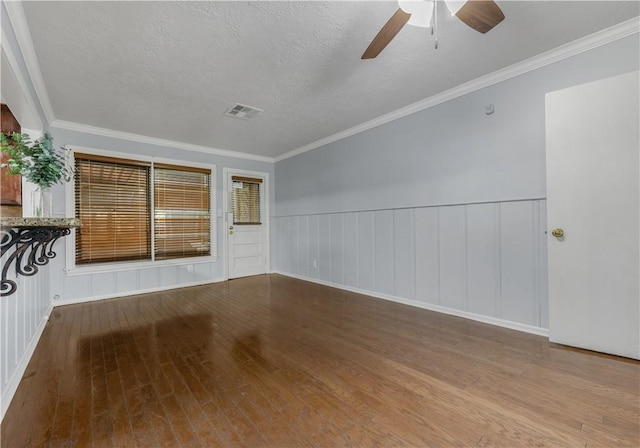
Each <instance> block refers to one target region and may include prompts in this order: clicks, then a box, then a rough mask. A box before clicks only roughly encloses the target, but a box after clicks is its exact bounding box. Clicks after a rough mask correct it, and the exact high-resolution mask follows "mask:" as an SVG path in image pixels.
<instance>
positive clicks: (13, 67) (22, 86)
mask: <svg viewBox="0 0 640 448" xmlns="http://www.w3.org/2000/svg"><path fill="white" fill-rule="evenodd" d="M1 39H2V40H1V41H0V43H1V42H8V40H7V35H6V33H5V30H4V29H3V30H2V32H1ZM0 52H2V57H3V58H4V59H5V60H6V61H7V63H8V64H9V70H10V71H11V72H12V74H13V78H14V79H15V81H16V83H18V89H19V90H20V92H21V93H22V97H23V98H24V100H25V101H26V106H27V108H28V111H29V112H28V114H29V116H32V117H33V123H32V127H33V125H34V124H36V123H37V124H38V126H35V127H36V129H42V128H43V127H44V126H43V123H42V117H41V116H40V114H39V113H38V107H37V106H36V103H35V100H34V98H33V96H32V95H31V93H30V91H29V87H28V86H27V84H26V82H25V80H24V78H23V77H22V76H20V66H19V65H18V60H17V59H16V55H15V54H14V52H13V49H12V48H11V46H9V45H0ZM3 101H5V98H4V96H3ZM14 112H16V111H14ZM29 121H30V120H29ZM22 122H23V123H25V121H24V119H23V121H22ZM25 124H26V123H25ZM25 127H29V126H25Z"/></svg>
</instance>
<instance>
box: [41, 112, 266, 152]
mask: <svg viewBox="0 0 640 448" xmlns="http://www.w3.org/2000/svg"><path fill="white" fill-rule="evenodd" d="M51 127H52V128H59V129H65V130H67V131H75V132H82V133H85V134H91V135H99V136H101V137H109V138H114V139H118V140H126V141H130V142H137V143H146V144H148V145H156V146H162V147H165V148H175V149H181V150H184V151H195V152H203V153H206V154H214V155H217V156H224V157H233V158H235V159H247V160H255V161H257V162H268V163H273V158H272V157H265V156H258V155H254V154H248V153H246V152H238V151H229V150H227V149H219V148H211V147H208V146H202V145H194V144H191V143H182V142H176V141H174V140H165V139H162V138H156V137H149V136H146V135H140V134H132V133H130V132H121V131H114V130H112V129H106V128H100V127H97V126H90V125H87V124H82V123H74V122H71V121H64V120H57V119H55V120H53V121H52V122H51Z"/></svg>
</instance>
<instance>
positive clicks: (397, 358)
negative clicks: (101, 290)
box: [1, 275, 640, 448]
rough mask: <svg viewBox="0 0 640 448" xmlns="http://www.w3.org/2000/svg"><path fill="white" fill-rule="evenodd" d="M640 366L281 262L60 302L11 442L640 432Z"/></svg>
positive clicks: (634, 439)
mask: <svg viewBox="0 0 640 448" xmlns="http://www.w3.org/2000/svg"><path fill="white" fill-rule="evenodd" d="M639 388H640V364H639V363H638V362H635V361H631V360H627V359H623V358H616V357H612V356H605V355H598V354H594V353H590V352H585V351H580V350H575V349H568V348H565V347H560V346H553V345H550V344H549V342H548V340H547V339H546V338H542V337H538V336H532V335H528V334H524V333H520V332H516V331H511V330H506V329H502V328H498V327H493V326H490V325H484V324H480V323H477V322H472V321H468V320H465V319H460V318H456V317H451V316H446V315H441V314H438V313H433V312H429V311H426V310H421V309H416V308H412V307H408V306H404V305H400V304H396V303H392V302H386V301H383V300H378V299H373V298H370V297H366V296H362V295H358V294H353V293H349V292H345V291H341V290H336V289H333V288H328V287H324V286H320V285H316V284H312V283H307V282H303V281H299V280H295V279H291V278H287V277H283V276H278V275H262V276H257V277H250V278H245V279H239V280H233V281H230V282H226V283H219V284H214V285H206V286H200V287H194V288H185V289H180V290H174V291H170V292H162V293H156V294H146V295H140V296H133V297H126V298H120V299H112V300H104V301H99V302H92V303H87V304H80V305H71V306H64V307H58V308H55V309H54V312H53V314H52V316H51V319H50V320H49V323H48V325H47V327H46V328H45V331H44V333H43V335H42V338H41V340H40V342H39V344H38V347H37V349H36V352H35V354H34V356H33V358H32V360H31V362H30V364H29V366H28V368H27V370H26V373H25V375H24V377H23V379H22V382H21V383H20V386H19V388H18V391H17V392H16V395H15V397H14V399H13V401H12V403H11V406H10V408H9V410H8V411H7V415H6V416H5V418H4V420H3V422H2V428H1V429H2V434H1V443H2V447H7V448H9V447H26V446H30V447H45V446H46V447H63V446H64V447H71V446H77V447H90V446H93V447H134V446H139V447H155V446H167V447H214V446H224V447H232V446H239V447H306V446H317V447H333V446H359V447H377V446H379V447H399V446H416V447H454V446H456V447H457V446H477V447H490V446H502V447H529V446H531V447H534V446H535V447H542V446H549V447H563V446H567V447H592V446H593V447H624V446H628V447H638V446H639V445H640V434H639V432H640V426H639V419H640V415H639V406H640V404H639Z"/></svg>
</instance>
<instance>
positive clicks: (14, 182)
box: [0, 104, 22, 215]
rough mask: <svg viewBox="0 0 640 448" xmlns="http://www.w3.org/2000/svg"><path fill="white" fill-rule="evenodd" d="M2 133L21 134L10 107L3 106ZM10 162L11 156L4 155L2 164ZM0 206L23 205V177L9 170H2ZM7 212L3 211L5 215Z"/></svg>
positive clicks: (0, 172) (0, 177)
mask: <svg viewBox="0 0 640 448" xmlns="http://www.w3.org/2000/svg"><path fill="white" fill-rule="evenodd" d="M1 107H2V115H1V117H0V120H1V123H2V133H3V134H8V133H12V132H20V131H21V128H20V123H18V120H16V117H14V116H13V114H12V113H11V110H9V107H7V105H6V104H2V105H1ZM7 160H9V155H8V154H5V153H2V163H6V162H7ZM0 204H1V205H22V177H21V176H19V175H14V174H9V173H8V169H7V168H0ZM4 212H6V210H4V209H3V215H4V214H5V213H4Z"/></svg>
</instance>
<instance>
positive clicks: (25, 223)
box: [0, 218, 80, 227]
mask: <svg viewBox="0 0 640 448" xmlns="http://www.w3.org/2000/svg"><path fill="white" fill-rule="evenodd" d="M0 226H2V227H80V220H79V219H77V218H0Z"/></svg>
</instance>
